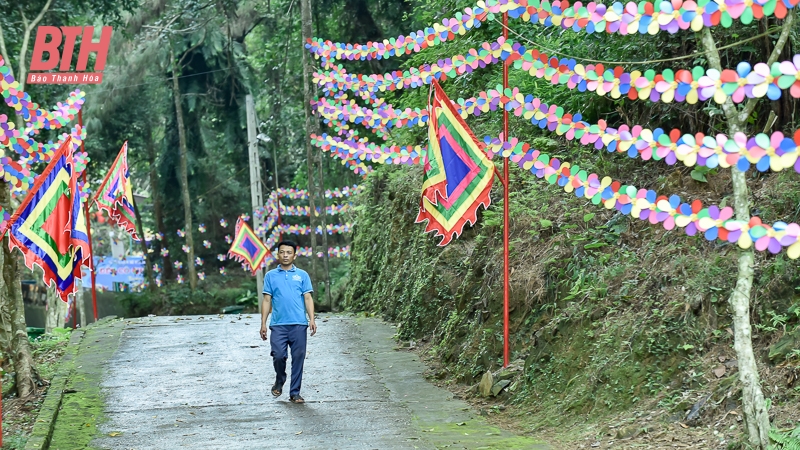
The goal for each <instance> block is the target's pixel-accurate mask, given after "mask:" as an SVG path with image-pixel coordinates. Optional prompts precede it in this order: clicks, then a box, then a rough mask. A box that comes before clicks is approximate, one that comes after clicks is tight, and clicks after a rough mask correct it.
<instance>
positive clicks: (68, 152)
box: [0, 139, 90, 302]
mask: <svg viewBox="0 0 800 450" xmlns="http://www.w3.org/2000/svg"><path fill="white" fill-rule="evenodd" d="M6 230H8V232H9V233H8V236H9V248H11V249H12V250H13V249H15V248H18V249H19V250H20V251H21V252H22V254H23V256H24V261H25V265H26V266H27V267H28V268H29V269H31V270H33V268H34V266H39V267H40V268H41V269H42V271H43V272H44V276H43V280H44V283H45V284H46V285H48V286H53V285H55V288H56V291H57V292H58V295H59V297H60V298H61V300H63V301H65V302H66V301H67V299H68V297H69V294H72V293H74V292H75V290H76V289H77V285H76V283H75V279H76V278H80V276H81V266H82V265H88V263H89V254H90V253H89V239H88V236H87V232H86V231H87V230H86V217H85V215H84V210H83V208H82V205H81V196H80V192H79V191H78V174H77V170H76V168H75V162H74V160H73V149H72V145H71V139H67V140H66V141H65V142H64V143H63V144H62V145H61V147H60V148H59V150H58V151H57V152H56V153H55V155H53V158H52V159H51V161H50V163H49V164H48V165H47V167H46V168H45V170H44V172H42V174H41V175H39V176H38V177H37V178H36V182H35V183H34V185H33V186H32V187H31V189H30V190H29V191H28V194H27V195H26V196H25V199H24V200H23V201H22V203H21V204H20V206H19V208H18V209H17V211H16V212H15V213H14V215H13V216H11V219H9V221H8V223H7V224H6V229H4V230H2V233H0V235H1V234H3V233H5V231H6Z"/></svg>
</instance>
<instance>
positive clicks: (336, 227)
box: [276, 223, 353, 236]
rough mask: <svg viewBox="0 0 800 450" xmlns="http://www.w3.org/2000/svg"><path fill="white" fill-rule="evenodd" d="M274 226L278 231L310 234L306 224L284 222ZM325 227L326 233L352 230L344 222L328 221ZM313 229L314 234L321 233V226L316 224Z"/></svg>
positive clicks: (349, 225) (342, 232)
mask: <svg viewBox="0 0 800 450" xmlns="http://www.w3.org/2000/svg"><path fill="white" fill-rule="evenodd" d="M276 228H277V229H278V232H280V233H286V234H299V235H302V236H305V235H308V234H311V227H310V226H308V225H288V224H285V223H284V224H280V225H277V226H276ZM326 228H327V229H328V234H344V233H349V232H351V231H352V230H353V228H352V225H351V224H349V223H344V224H332V223H329V224H327V225H326ZM315 231H316V234H322V227H321V226H317V227H316V229H315Z"/></svg>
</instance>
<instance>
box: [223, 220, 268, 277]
mask: <svg viewBox="0 0 800 450" xmlns="http://www.w3.org/2000/svg"><path fill="white" fill-rule="evenodd" d="M228 256H229V257H231V258H233V259H235V260H236V261H239V262H241V263H246V264H248V265H249V266H250V271H251V272H253V275H255V273H256V271H257V270H258V269H259V267H261V263H262V262H264V258H266V257H267V256H269V257H270V258H272V254H270V252H269V249H267V246H266V245H264V243H263V242H261V239H259V238H258V236H256V234H255V233H254V232H253V229H252V228H250V225H248V224H247V223H245V221H244V220H242V218H241V217H239V220H237V221H236V236H235V237H234V239H233V244H231V248H230V250H228Z"/></svg>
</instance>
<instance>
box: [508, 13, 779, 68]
mask: <svg viewBox="0 0 800 450" xmlns="http://www.w3.org/2000/svg"><path fill="white" fill-rule="evenodd" d="M494 21H495V22H497V23H498V24H499V25H500V26H501V27H503V28H505V29H507V30H508V31H509V32H510V33H513V34H515V35H517V37H519V38H520V39H522V40H523V41H525V42H527V43H528V44H530V45H532V46H534V47H538V48H540V49H542V50H545V51H547V52H549V53H551V54H554V55H561V56H563V57H565V58H569V59H574V60H579V61H587V62H591V63H595V64H619V65H635V64H654V63H663V62H671V61H680V60H684V59H691V58H697V57H698V56H700V55H704V54H706V52H705V51H700V52H697V51H696V52H694V53H691V54H689V55H683V56H676V57H674V58H662V59H650V60H645V61H603V60H599V59H592V58H585V57H581V56H572V55H569V54H566V53H564V52H561V51H558V50H554V49H551V48H548V47H546V46H544V45H542V44H539V43H536V42H534V41H532V40H530V39H528V38H527V37H525V36H524V35H522V34H520V33H519V32H517V31H516V30H514V29H512V28H510V27H508V26H506V25H503V22H501V21H499V20H497V19H494ZM780 29H781V28H780V27H775V28H770V29H769V30H767V31H765V32H764V33H761V34H758V35H755V36H752V37H749V38H747V39H742V40H740V41H737V42H734V43H733V44H728V45H725V46H722V47H718V48H717V50H726V49H729V48H733V47H736V46H739V45H742V44H744V43H745V42H750V41H754V40H756V39H760V38H762V37H764V36H768V35H770V34H772V33H774V32H776V31H779V30H780Z"/></svg>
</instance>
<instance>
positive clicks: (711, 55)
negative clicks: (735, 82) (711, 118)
mask: <svg viewBox="0 0 800 450" xmlns="http://www.w3.org/2000/svg"><path fill="white" fill-rule="evenodd" d="M702 42H703V47H705V54H706V56H707V57H708V65H709V67H711V68H712V69H715V70H717V71H719V72H720V73H722V60H721V59H720V57H719V50H717V43H716V42H714V36H712V35H711V30H710V29H709V28H707V27H706V28H703V31H702ZM721 106H722V111H723V112H725V118H726V119H727V120H728V122H729V123H730V122H731V121H733V120H736V118H737V117H736V115H737V114H736V106H734V104H733V102H732V101H731V99H730V97H728V98H727V99H726V100H725V103H723V104H722V105H721Z"/></svg>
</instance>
